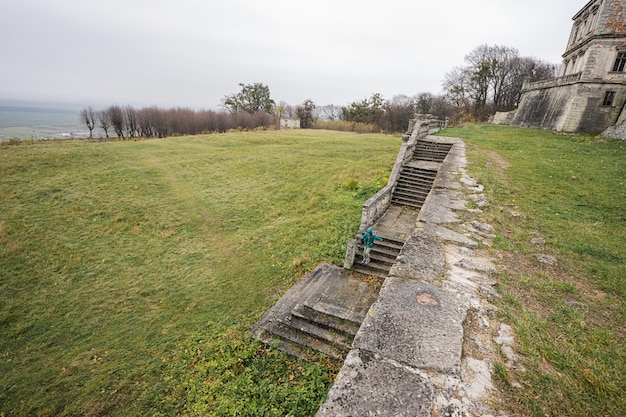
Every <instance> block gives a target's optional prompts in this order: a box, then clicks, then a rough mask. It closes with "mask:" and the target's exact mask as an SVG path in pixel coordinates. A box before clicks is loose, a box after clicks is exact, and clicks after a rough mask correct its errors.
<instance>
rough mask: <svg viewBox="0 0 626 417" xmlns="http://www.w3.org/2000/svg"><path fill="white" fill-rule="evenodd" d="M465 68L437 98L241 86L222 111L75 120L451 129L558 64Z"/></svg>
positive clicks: (122, 127)
mask: <svg viewBox="0 0 626 417" xmlns="http://www.w3.org/2000/svg"><path fill="white" fill-rule="evenodd" d="M464 61H465V65H462V66H458V67H454V68H453V69H452V70H451V71H449V72H448V73H446V74H445V77H444V80H443V82H442V87H443V93H442V94H440V95H433V94H431V93H428V92H424V93H419V94H416V95H414V96H406V95H397V96H394V97H393V98H392V99H391V100H385V99H384V98H383V97H382V96H381V95H380V94H378V93H374V94H372V96H371V97H369V98H365V99H362V100H357V101H354V102H352V103H350V104H349V105H347V106H335V105H332V104H331V105H326V106H316V105H315V103H314V102H313V101H312V100H311V99H306V100H305V101H304V102H303V103H302V104H301V105H297V106H292V105H289V104H287V103H284V102H281V103H279V104H278V105H277V104H276V103H275V101H274V100H272V98H271V94H270V89H269V87H268V86H266V85H264V84H262V83H254V84H243V83H240V84H239V86H240V87H241V90H240V91H239V92H237V93H235V94H230V95H226V96H224V98H223V99H222V103H221V106H222V108H223V109H224V110H226V111H212V110H202V111H196V110H192V109H187V108H171V109H161V108H158V107H154V106H153V107H147V108H141V109H135V108H133V107H131V106H125V107H122V106H119V105H112V106H109V107H108V108H106V109H104V110H100V111H95V110H93V108H92V107H88V108H85V109H83V110H82V111H81V113H80V117H81V121H82V123H83V124H85V126H86V127H87V128H88V129H89V136H90V137H92V135H93V130H94V129H95V128H96V127H99V128H101V129H102V130H103V131H104V133H105V135H106V137H109V135H110V134H115V135H116V136H117V137H119V138H133V137H146V138H151V137H161V138H162V137H166V136H178V135H196V134H203V133H213V132H226V131H228V130H230V129H255V128H258V127H269V126H272V125H276V124H277V123H279V120H280V118H283V117H297V118H298V119H299V120H300V124H301V127H302V128H315V127H318V128H333V126H336V124H333V123H329V122H343V123H342V124H341V126H342V127H344V128H345V127H347V128H348V129H352V130H356V126H357V125H359V126H360V127H361V128H362V129H368V130H369V131H383V132H388V133H393V132H403V131H404V130H406V128H407V126H408V124H409V120H410V119H412V118H413V117H414V116H415V114H416V113H422V114H432V115H433V116H436V117H439V118H441V119H445V118H447V119H448V120H449V121H450V123H451V124H452V125H455V124H457V123H459V122H462V121H469V120H475V121H485V120H486V119H487V118H488V117H489V116H491V115H492V114H494V113H495V112H496V111H510V110H513V109H515V108H516V107H517V106H518V104H519V102H520V99H521V94H522V87H523V84H524V82H525V81H527V80H528V81H538V80H542V79H547V78H552V77H555V76H556V74H557V71H558V66H557V65H554V64H549V63H545V62H543V61H541V60H539V59H536V58H530V57H521V56H520V55H519V51H518V50H517V49H515V48H511V47H508V46H500V45H493V46H489V45H481V46H479V47H477V48H476V49H474V50H473V51H472V52H470V53H469V54H467V55H466V56H465V59H464Z"/></svg>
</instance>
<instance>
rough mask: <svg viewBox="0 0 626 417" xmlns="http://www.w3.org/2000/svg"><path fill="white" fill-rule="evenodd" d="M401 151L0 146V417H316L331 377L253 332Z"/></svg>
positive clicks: (291, 137)
mask: <svg viewBox="0 0 626 417" xmlns="http://www.w3.org/2000/svg"><path fill="white" fill-rule="evenodd" d="M400 143H401V140H400V138H399V137H397V136H396V137H394V136H384V135H356V134H351V133H337V132H326V131H306V130H301V131H291V132H284V131H280V132H276V131H269V132H251V133H229V134H222V135H207V136H196V137H182V138H170V139H164V140H146V141H125V142H121V141H120V142H116V141H114V142H104V143H88V142H81V141H67V142H50V143H36V144H24V145H21V146H4V147H0V196H1V198H0V416H3V417H4V416H26V415H28V416H30V415H67V416H69V415H92V416H97V415H111V416H113V415H117V416H129V415H163V416H170V415H177V414H179V415H180V414H182V415H203V416H207V415H209V416H210V415H214V416H218V415H219V416H231V415H242V416H243V415H247V416H258V415H266V416H269V415H274V416H284V415H294V416H300V415H306V414H314V413H315V411H316V410H317V408H318V406H319V405H320V403H321V402H322V401H323V400H324V399H325V396H326V393H327V390H328V388H329V387H330V385H331V384H332V379H333V376H334V374H335V373H336V371H337V366H338V364H337V363H336V362H333V361H330V360H326V361H320V362H319V363H314V364H310V363H305V362H302V361H299V360H295V359H293V358H291V357H289V356H286V355H284V354H282V353H280V352H277V351H275V350H272V349H267V348H265V347H264V346H262V345H260V344H258V343H257V342H254V341H252V340H250V334H249V329H250V327H251V326H252V325H253V324H254V323H255V322H256V321H257V320H258V319H259V318H260V317H261V315H262V314H263V313H264V312H265V311H266V310H267V309H268V308H269V307H270V306H271V305H272V304H273V303H274V302H275V301H276V299H277V297H279V296H280V295H281V294H282V293H283V292H284V291H286V290H287V289H288V288H289V287H290V286H291V285H292V284H293V283H294V282H295V280H297V279H298V278H299V277H300V276H302V274H304V273H306V272H308V271H311V270H312V269H313V268H314V267H315V266H317V265H318V264H319V263H321V262H329V263H334V264H338V263H341V262H342V260H343V256H344V252H345V242H346V239H348V238H349V237H351V236H353V235H354V234H356V232H357V229H358V226H359V224H360V216H361V205H362V203H363V202H364V201H365V200H366V199H367V198H369V197H370V196H371V195H373V194H374V193H375V192H376V191H377V190H378V189H379V188H381V187H382V186H383V184H384V183H385V180H386V179H385V177H386V176H387V175H388V173H389V171H390V170H391V168H392V166H393V163H394V161H395V158H396V155H397V152H398V149H399V147H400Z"/></svg>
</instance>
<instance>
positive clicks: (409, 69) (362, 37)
mask: <svg viewBox="0 0 626 417" xmlns="http://www.w3.org/2000/svg"><path fill="white" fill-rule="evenodd" d="M586 3H587V0H433V1H428V2H426V1H419V0H382V1H381V0H376V1H374V0H317V1H310V2H300V1H287V0H266V1H259V0H222V1H215V0H175V1H174V0H107V1H102V0H98V1H94V0H0V57H1V60H2V64H1V65H0V99H3V98H4V99H27V100H49V101H57V102H65V101H72V102H77V103H81V104H82V105H94V106H103V105H109V104H121V105H126V104H130V105H133V106H147V105H157V106H163V107H169V106H181V107H193V108H205V109H214V108H218V106H219V104H220V100H221V99H222V98H223V97H224V96H225V95H228V94H233V93H236V92H238V91H240V88H239V86H238V83H246V84H251V83H255V82H260V83H263V84H265V85H267V86H269V88H270V91H271V95H272V98H273V99H274V100H276V101H277V102H280V101H284V102H286V103H288V104H293V105H296V104H300V103H302V102H303V101H304V100H305V99H307V98H310V99H312V100H313V101H314V102H315V103H316V104H318V105H325V104H335V105H340V106H342V105H346V104H348V103H350V102H352V101H356V100H361V99H363V98H366V97H370V96H371V94H372V93H380V94H382V95H383V97H384V98H386V99H391V98H392V97H393V96H394V95H398V94H406V95H414V94H417V93H420V92H431V93H433V94H438V93H440V92H441V82H442V80H443V79H444V75H445V73H446V72H448V71H450V70H451V69H452V68H453V67H454V66H460V65H463V64H464V62H463V58H464V56H465V55H466V54H468V53H469V52H471V51H472V50H473V49H474V48H476V47H477V46H479V45H481V44H488V45H494V44H497V45H506V46H511V47H515V48H517V49H518V50H519V52H520V55H522V56H533V57H536V58H540V59H542V60H545V61H548V62H551V63H560V62H561V54H562V53H563V52H564V51H565V46H566V42H567V39H568V37H569V33H570V29H571V25H572V20H571V18H572V16H573V15H574V14H575V13H576V12H577V11H578V10H580V9H581V8H582V7H583V6H584V5H585V4H586Z"/></svg>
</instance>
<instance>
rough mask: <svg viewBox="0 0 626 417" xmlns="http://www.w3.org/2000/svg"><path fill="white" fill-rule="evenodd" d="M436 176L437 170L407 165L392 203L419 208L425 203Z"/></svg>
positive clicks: (394, 192)
mask: <svg viewBox="0 0 626 417" xmlns="http://www.w3.org/2000/svg"><path fill="white" fill-rule="evenodd" d="M436 176H437V171H436V170H432V169H426V168H420V167H419V166H417V165H413V164H409V165H406V166H405V167H404V168H403V169H402V171H401V172H400V176H399V177H398V181H397V183H396V188H395V189H394V191H393V193H392V196H391V204H396V205H399V206H408V207H411V208H413V209H416V210H419V209H420V208H422V206H423V205H424V201H426V197H428V193H430V190H431V189H432V187H433V182H434V181H435V177H436Z"/></svg>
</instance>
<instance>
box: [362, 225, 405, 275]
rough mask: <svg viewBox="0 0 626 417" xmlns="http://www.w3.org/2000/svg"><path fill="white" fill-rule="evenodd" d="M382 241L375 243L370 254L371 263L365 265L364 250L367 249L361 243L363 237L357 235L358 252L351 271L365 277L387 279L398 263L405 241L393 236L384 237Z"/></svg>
mask: <svg viewBox="0 0 626 417" xmlns="http://www.w3.org/2000/svg"><path fill="white" fill-rule="evenodd" d="M379 236H380V237H382V238H383V240H382V242H381V241H376V242H374V246H372V250H371V252H370V262H369V263H368V264H367V265H364V264H363V263H361V262H362V260H363V250H364V249H365V248H364V246H363V243H361V241H360V239H361V235H357V241H358V243H357V251H356V254H355V256H354V265H352V268H351V270H352V271H354V272H358V273H360V274H363V275H371V276H374V277H378V278H386V277H387V275H389V270H390V269H391V267H392V266H393V264H394V263H395V262H396V258H397V257H398V255H399V254H400V251H401V250H402V247H403V246H404V240H403V239H402V240H401V239H398V238H395V237H392V236H388V235H386V236H383V235H379Z"/></svg>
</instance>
